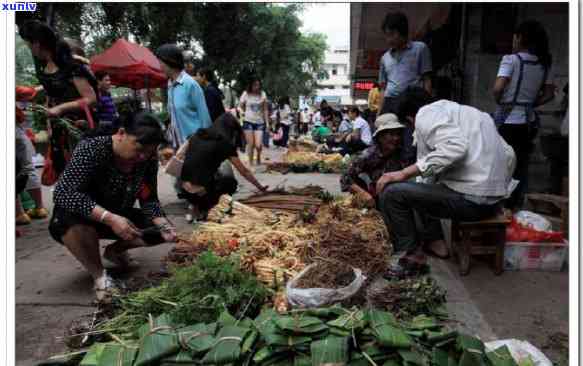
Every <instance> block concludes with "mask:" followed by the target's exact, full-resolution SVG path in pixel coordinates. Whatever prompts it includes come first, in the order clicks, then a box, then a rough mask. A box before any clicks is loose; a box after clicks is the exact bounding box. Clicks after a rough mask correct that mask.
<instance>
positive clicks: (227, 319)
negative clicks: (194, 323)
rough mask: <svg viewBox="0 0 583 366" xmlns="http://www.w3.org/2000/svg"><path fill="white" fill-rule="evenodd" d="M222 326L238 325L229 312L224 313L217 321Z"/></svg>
mask: <svg viewBox="0 0 583 366" xmlns="http://www.w3.org/2000/svg"><path fill="white" fill-rule="evenodd" d="M217 323H219V324H220V325H221V326H223V327H225V326H227V325H237V319H235V317H234V316H232V315H231V314H229V312H228V311H227V310H225V311H223V312H222V313H221V315H220V316H219V319H218V320H217Z"/></svg>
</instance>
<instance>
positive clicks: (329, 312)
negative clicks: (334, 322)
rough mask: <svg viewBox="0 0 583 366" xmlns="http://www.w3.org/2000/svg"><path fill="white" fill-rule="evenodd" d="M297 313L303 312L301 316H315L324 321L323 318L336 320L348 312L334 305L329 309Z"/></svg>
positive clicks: (313, 309)
mask: <svg viewBox="0 0 583 366" xmlns="http://www.w3.org/2000/svg"><path fill="white" fill-rule="evenodd" d="M297 312H301V314H303V315H307V316H315V317H316V318H320V319H322V318H335V317H338V316H341V315H343V314H345V313H346V310H345V309H344V308H342V307H341V306H339V305H333V306H330V307H327V308H311V309H305V310H301V311H297ZM293 313H296V312H293Z"/></svg>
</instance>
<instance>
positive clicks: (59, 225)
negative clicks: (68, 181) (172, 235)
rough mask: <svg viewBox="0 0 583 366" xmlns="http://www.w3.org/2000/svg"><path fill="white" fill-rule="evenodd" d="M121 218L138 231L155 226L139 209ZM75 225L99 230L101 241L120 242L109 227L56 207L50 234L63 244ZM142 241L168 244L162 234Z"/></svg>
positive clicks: (152, 235)
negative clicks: (66, 235) (68, 232)
mask: <svg viewBox="0 0 583 366" xmlns="http://www.w3.org/2000/svg"><path fill="white" fill-rule="evenodd" d="M120 216H123V217H125V218H126V219H128V220H130V221H131V222H132V223H133V224H134V225H135V226H136V227H137V228H138V229H146V228H149V227H152V226H154V223H153V222H152V220H151V219H149V218H147V217H146V216H145V215H144V214H143V213H142V211H141V210H140V209H138V208H132V209H131V210H129V211H126V212H125V213H124V214H120ZM75 225H87V226H92V227H94V228H95V229H96V230H97V234H98V235H99V239H110V240H120V238H119V237H118V236H117V235H116V234H115V233H114V232H113V230H111V228H110V227H109V226H107V225H105V224H101V223H99V222H95V221H93V220H90V219H87V218H84V217H81V216H79V215H76V214H72V213H69V212H67V211H65V210H64V209H62V208H59V207H55V208H54V210H53V216H52V217H51V221H50V223H49V233H50V234H51V236H52V238H53V239H54V240H56V241H58V242H59V243H61V244H63V236H65V234H66V233H67V231H69V229H70V228H71V227H73V226H75ZM142 240H144V242H146V244H148V245H158V244H162V243H164V242H166V241H165V240H164V238H162V235H161V234H160V233H153V234H146V235H144V236H143V237H142Z"/></svg>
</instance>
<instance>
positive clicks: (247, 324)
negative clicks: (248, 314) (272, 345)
mask: <svg viewBox="0 0 583 366" xmlns="http://www.w3.org/2000/svg"><path fill="white" fill-rule="evenodd" d="M234 325H236V326H238V327H241V328H253V320H251V319H249V318H243V319H241V320H238V321H237V323H236V324H234Z"/></svg>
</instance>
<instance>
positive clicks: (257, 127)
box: [243, 121, 265, 132]
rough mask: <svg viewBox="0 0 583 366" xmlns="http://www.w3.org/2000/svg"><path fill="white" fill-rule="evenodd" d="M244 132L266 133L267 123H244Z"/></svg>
mask: <svg viewBox="0 0 583 366" xmlns="http://www.w3.org/2000/svg"><path fill="white" fill-rule="evenodd" d="M243 131H262V132H265V123H253V122H247V121H245V122H243Z"/></svg>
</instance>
